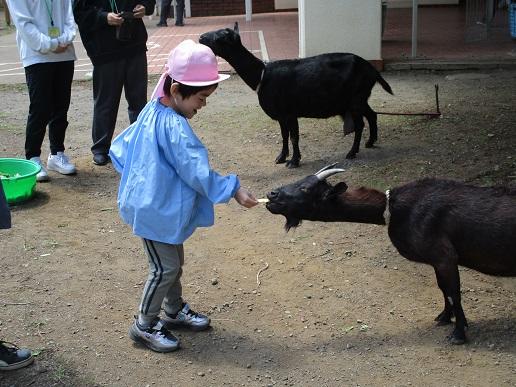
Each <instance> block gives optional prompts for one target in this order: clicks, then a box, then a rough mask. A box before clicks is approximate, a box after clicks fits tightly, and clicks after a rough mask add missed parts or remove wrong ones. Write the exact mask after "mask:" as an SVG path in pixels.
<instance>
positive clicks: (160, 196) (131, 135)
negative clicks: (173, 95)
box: [109, 99, 240, 244]
mask: <svg viewBox="0 0 516 387" xmlns="http://www.w3.org/2000/svg"><path fill="white" fill-rule="evenodd" d="M109 155H110V157H111V160H112V162H113V166H114V167H115V169H116V170H117V171H118V173H120V174H121V175H122V176H121V180H120V187H119V191H118V207H119V209H120V216H121V217H122V219H123V220H124V222H126V223H127V224H129V225H131V226H132V228H133V232H134V234H136V235H138V236H140V237H143V238H146V239H151V240H154V241H158V242H164V243H170V244H180V243H183V242H184V241H185V240H186V239H187V238H188V237H189V236H190V235H192V233H193V232H194V231H195V229H196V228H197V227H206V226H211V225H213V222H214V209H213V204H214V203H227V202H228V201H229V200H230V199H231V198H232V197H233V196H234V195H235V193H236V191H237V190H238V188H239V187H240V181H239V179H238V177H237V176H236V175H227V176H221V175H219V174H218V173H217V172H215V171H213V170H212V169H211V168H210V164H209V161H208V152H207V150H206V148H205V147H204V145H203V144H202V143H201V141H200V140H199V138H198V137H197V136H196V135H195V133H194V132H193V130H192V128H191V127H190V125H189V123H188V121H187V120H186V118H184V117H183V116H181V115H180V114H178V113H176V112H175V111H174V110H173V109H171V108H169V107H166V106H164V105H162V104H161V103H160V102H159V101H158V100H157V99H155V100H152V101H150V102H148V103H147V105H146V106H145V108H144V109H143V110H142V111H141V113H140V115H139V116H138V120H137V121H136V122H135V123H133V124H132V125H131V126H129V127H128V128H127V129H125V130H124V131H123V132H122V133H120V135H118V136H117V137H116V138H115V139H114V141H113V143H112V145H111V149H110V151H109Z"/></svg>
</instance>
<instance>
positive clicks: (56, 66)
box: [48, 61, 74, 154]
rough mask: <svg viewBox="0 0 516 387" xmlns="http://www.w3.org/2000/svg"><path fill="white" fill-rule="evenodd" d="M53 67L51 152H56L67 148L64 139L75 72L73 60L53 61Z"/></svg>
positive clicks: (50, 123) (50, 126)
mask: <svg viewBox="0 0 516 387" xmlns="http://www.w3.org/2000/svg"><path fill="white" fill-rule="evenodd" d="M52 65H53V66H52V67H53V88H52V92H53V101H54V102H53V105H54V106H53V110H52V115H51V117H50V122H49V124H48V139H49V141H50V152H51V153H52V154H56V153H57V152H63V151H64V149H65V146H64V140H65V133H66V128H67V127H68V108H69V107H70V96H71V92H72V80H73V72H74V63H73V61H66V62H56V63H52Z"/></svg>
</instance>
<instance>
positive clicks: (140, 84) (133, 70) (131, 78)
mask: <svg viewBox="0 0 516 387" xmlns="http://www.w3.org/2000/svg"><path fill="white" fill-rule="evenodd" d="M147 81H148V74H147V53H146V52H142V53H140V54H137V55H134V56H132V57H130V58H127V62H126V72H125V80H124V91H125V99H126V100H127V104H128V107H127V113H128V115H129V122H130V123H131V124H132V123H133V122H134V121H136V119H137V118H138V114H140V112H141V111H142V109H143V108H144V106H145V104H146V103H147Z"/></svg>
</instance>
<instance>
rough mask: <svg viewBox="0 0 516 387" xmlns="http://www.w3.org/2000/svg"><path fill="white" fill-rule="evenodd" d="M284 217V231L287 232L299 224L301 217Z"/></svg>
mask: <svg viewBox="0 0 516 387" xmlns="http://www.w3.org/2000/svg"><path fill="white" fill-rule="evenodd" d="M285 219H286V220H287V221H286V222H285V231H286V232H289V231H290V229H291V228H296V227H298V226H299V225H300V224H301V219H298V218H292V217H288V216H285Z"/></svg>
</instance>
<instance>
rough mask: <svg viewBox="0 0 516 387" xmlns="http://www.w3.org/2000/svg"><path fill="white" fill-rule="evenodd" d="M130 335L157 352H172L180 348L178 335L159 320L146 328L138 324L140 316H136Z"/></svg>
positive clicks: (134, 339)
mask: <svg viewBox="0 0 516 387" xmlns="http://www.w3.org/2000/svg"><path fill="white" fill-rule="evenodd" d="M129 337H130V338H131V339H132V340H133V341H135V342H137V343H140V344H143V345H145V346H146V347H148V348H150V349H152V350H153V351H156V352H172V351H175V350H176V349H178V348H179V340H178V339H177V337H175V336H174V335H173V334H172V333H170V332H169V331H168V329H166V328H165V327H164V326H163V324H162V322H161V321H159V320H156V323H155V324H153V325H152V326H151V327H150V328H144V327H142V326H140V324H138V318H137V317H135V319H134V323H133V325H131V328H129Z"/></svg>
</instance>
